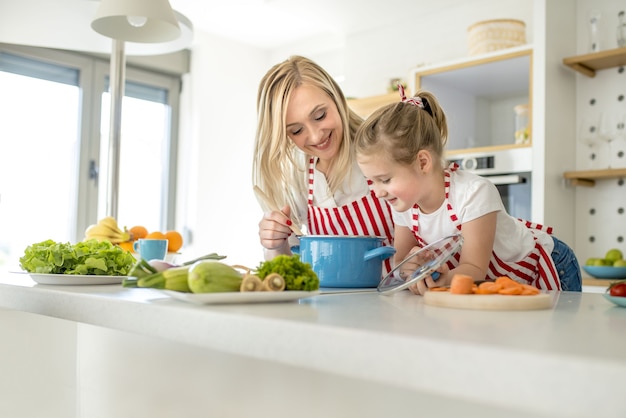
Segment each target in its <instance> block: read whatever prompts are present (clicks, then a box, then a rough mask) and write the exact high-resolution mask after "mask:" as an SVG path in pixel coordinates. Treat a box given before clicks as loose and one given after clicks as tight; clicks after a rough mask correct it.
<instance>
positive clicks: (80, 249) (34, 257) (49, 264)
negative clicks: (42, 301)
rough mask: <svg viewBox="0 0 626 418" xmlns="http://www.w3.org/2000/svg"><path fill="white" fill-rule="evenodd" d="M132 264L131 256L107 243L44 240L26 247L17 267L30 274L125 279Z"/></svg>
mask: <svg viewBox="0 0 626 418" xmlns="http://www.w3.org/2000/svg"><path fill="white" fill-rule="evenodd" d="M135 261H136V260H135V257H133V255H132V254H131V253H129V252H128V251H126V250H124V249H122V248H120V247H118V246H116V245H113V244H111V243H110V242H108V241H97V240H88V241H82V242H78V243H76V244H70V243H63V242H55V241H53V240H46V241H42V242H38V243H35V244H32V245H29V246H28V247H26V249H25V250H24V255H23V256H22V257H21V258H20V266H21V267H22V269H24V270H25V271H27V272H29V273H43V274H80V275H104V276H126V275H128V272H129V271H130V269H131V268H132V267H133V265H134V264H135Z"/></svg>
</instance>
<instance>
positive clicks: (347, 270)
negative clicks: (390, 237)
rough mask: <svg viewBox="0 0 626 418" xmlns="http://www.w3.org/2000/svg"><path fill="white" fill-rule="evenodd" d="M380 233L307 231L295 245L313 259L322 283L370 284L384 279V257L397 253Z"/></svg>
mask: <svg viewBox="0 0 626 418" xmlns="http://www.w3.org/2000/svg"><path fill="white" fill-rule="evenodd" d="M384 240H385V238H384V237H376V236H336V235H303V236H301V237H300V245H296V246H293V247H291V251H292V252H293V253H294V254H299V255H300V260H301V261H302V262H305V263H309V264H310V265H311V267H312V268H313V271H314V272H315V273H316V274H317V276H318V277H319V279H320V287H334V288H337V287H345V288H369V287H376V286H378V283H379V282H380V280H381V279H382V268H383V261H384V260H386V259H388V258H389V257H391V256H392V255H394V254H395V253H396V250H395V248H393V247H390V246H386V245H383V242H384Z"/></svg>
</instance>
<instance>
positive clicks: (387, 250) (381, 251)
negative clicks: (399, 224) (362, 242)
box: [363, 245, 396, 261]
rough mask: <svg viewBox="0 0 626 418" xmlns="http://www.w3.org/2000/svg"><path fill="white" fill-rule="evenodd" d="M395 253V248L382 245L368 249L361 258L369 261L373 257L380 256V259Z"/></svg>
mask: <svg viewBox="0 0 626 418" xmlns="http://www.w3.org/2000/svg"><path fill="white" fill-rule="evenodd" d="M395 253H396V249H395V248H393V247H390V246H388V245H383V246H382V247H377V248H374V249H372V250H369V251H367V252H366V253H365V255H364V256H363V260H365V261H369V260H371V259H372V258H374V257H380V259H381V260H386V259H388V258H389V257H391V256H392V255H394V254H395Z"/></svg>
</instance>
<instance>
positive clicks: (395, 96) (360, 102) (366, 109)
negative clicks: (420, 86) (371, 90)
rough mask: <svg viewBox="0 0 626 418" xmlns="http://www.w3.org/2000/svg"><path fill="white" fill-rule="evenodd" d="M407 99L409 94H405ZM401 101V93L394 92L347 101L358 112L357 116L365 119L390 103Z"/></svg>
mask: <svg viewBox="0 0 626 418" xmlns="http://www.w3.org/2000/svg"><path fill="white" fill-rule="evenodd" d="M405 93H406V95H407V97H408V96H410V95H409V92H408V91H406V92H405ZM399 101H400V93H398V92H397V91H394V92H392V93H387V94H382V95H380V96H370V97H364V98H361V99H356V98H350V99H347V102H348V106H350V108H351V109H352V110H354V111H355V112H356V114H357V115H359V116H361V117H362V118H363V119H365V118H367V117H368V116H369V115H371V114H372V113H373V112H374V111H375V110H376V109H378V108H379V107H383V106H385V105H388V104H390V103H396V102H399Z"/></svg>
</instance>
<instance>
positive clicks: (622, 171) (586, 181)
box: [563, 168, 626, 187]
mask: <svg viewBox="0 0 626 418" xmlns="http://www.w3.org/2000/svg"><path fill="white" fill-rule="evenodd" d="M563 177H564V178H565V179H567V180H570V184H572V185H573V186H584V187H593V186H595V184H596V180H606V179H616V178H621V177H626V168H607V169H605V170H587V171H566V172H565V173H563Z"/></svg>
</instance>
